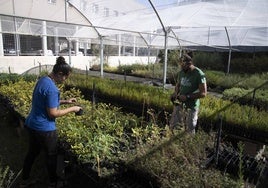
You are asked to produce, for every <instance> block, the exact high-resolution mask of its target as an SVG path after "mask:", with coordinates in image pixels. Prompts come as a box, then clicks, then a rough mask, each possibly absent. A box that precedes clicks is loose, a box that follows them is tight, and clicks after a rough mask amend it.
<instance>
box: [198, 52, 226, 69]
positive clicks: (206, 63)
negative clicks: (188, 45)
mask: <svg viewBox="0 0 268 188" xmlns="http://www.w3.org/2000/svg"><path fill="white" fill-rule="evenodd" d="M193 57H194V59H193V61H194V64H195V65H196V66H197V67H199V68H201V69H205V70H217V71H224V63H223V58H222V55H221V54H220V53H216V52H214V53H205V52H195V53H194V56H193Z"/></svg>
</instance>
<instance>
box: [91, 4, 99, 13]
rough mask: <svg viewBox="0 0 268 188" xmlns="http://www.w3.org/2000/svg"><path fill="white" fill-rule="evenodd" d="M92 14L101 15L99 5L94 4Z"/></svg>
mask: <svg viewBox="0 0 268 188" xmlns="http://www.w3.org/2000/svg"><path fill="white" fill-rule="evenodd" d="M92 12H93V13H95V14H98V13H99V5H97V4H93V5H92Z"/></svg>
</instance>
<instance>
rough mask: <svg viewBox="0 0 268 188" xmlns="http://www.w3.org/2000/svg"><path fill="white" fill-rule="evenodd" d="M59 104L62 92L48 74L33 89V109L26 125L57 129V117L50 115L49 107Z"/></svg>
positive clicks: (39, 129) (49, 129) (56, 106)
mask: <svg viewBox="0 0 268 188" xmlns="http://www.w3.org/2000/svg"><path fill="white" fill-rule="evenodd" d="M59 105H60V92H59V89H58V88H57V86H56V85H55V83H54V82H53V81H52V80H51V79H50V78H49V77H48V76H45V77H42V78H40V79H39V80H38V82H37V84H36V85H35V88H34V91H33V98H32V109H31V112H30V114H29V115H28V117H27V118H26V121H25V125H26V126H27V127H29V128H31V129H33V130H37V131H53V130H56V124H55V118H50V117H49V116H48V113H47V108H58V107H59Z"/></svg>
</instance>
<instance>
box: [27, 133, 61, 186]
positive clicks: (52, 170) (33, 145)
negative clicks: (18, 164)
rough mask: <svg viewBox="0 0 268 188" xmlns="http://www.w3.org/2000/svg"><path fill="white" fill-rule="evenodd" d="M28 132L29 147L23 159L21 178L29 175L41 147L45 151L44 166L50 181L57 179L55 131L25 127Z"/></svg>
mask: <svg viewBox="0 0 268 188" xmlns="http://www.w3.org/2000/svg"><path fill="white" fill-rule="evenodd" d="M27 130H28V132H29V148H28V152H27V154H26V157H25V159H24V164H23V170H22V179H24V180H25V179H28V178H29V177H30V172H31V168H32V166H33V163H34V161H35V159H36V157H37V156H38V155H39V153H40V151H41V150H42V149H43V150H44V151H45V153H46V166H47V170H48V174H49V179H50V181H51V182H56V181H57V173H56V169H57V142H58V135H57V132H56V130H55V131H46V132H43V131H35V130H32V129H29V128H27Z"/></svg>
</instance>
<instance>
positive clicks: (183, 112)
mask: <svg viewBox="0 0 268 188" xmlns="http://www.w3.org/2000/svg"><path fill="white" fill-rule="evenodd" d="M198 112H199V109H189V108H185V107H183V106H182V105H176V106H174V107H173V112H172V114H171V119H170V128H171V129H173V128H175V127H184V128H185V130H186V131H187V132H189V133H192V134H195V128H196V125H197V120H198Z"/></svg>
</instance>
